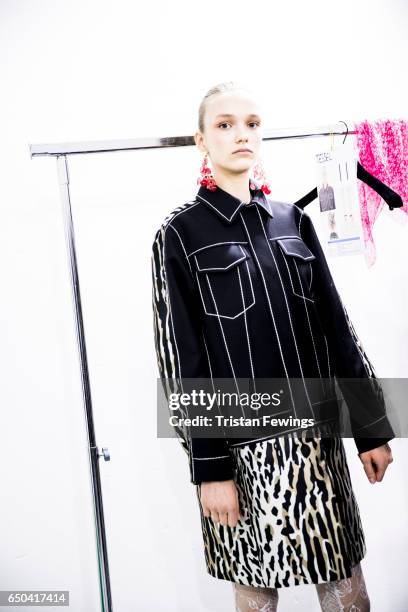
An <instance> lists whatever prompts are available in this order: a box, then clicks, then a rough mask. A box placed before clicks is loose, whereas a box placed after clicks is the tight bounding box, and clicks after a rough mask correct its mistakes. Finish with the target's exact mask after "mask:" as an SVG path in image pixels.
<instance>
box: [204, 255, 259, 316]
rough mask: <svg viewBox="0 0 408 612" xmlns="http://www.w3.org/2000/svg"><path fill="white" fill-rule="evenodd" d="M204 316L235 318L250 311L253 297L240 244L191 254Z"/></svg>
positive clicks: (246, 262) (247, 258)
mask: <svg viewBox="0 0 408 612" xmlns="http://www.w3.org/2000/svg"><path fill="white" fill-rule="evenodd" d="M194 261H195V265H196V278H197V283H198V288H199V291H200V296H201V300H202V304H203V308H204V312H205V314H206V315H209V316H212V317H222V318H224V319H236V318H237V317H240V316H242V315H243V314H244V312H246V311H247V310H248V309H249V308H252V306H254V304H255V295H254V289H253V285H252V279H251V274H250V269H249V261H250V257H249V254H248V253H247V252H246V251H245V250H244V249H243V247H242V246H241V245H240V244H220V245H214V246H211V247H208V248H206V249H204V250H202V251H199V252H198V253H196V254H195V255H194Z"/></svg>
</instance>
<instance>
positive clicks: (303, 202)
mask: <svg viewBox="0 0 408 612" xmlns="http://www.w3.org/2000/svg"><path fill="white" fill-rule="evenodd" d="M341 123H344V124H345V126H346V129H347V132H346V135H345V136H344V140H343V144H344V143H345V140H346V138H347V135H348V132H349V129H348V125H347V123H345V121H341ZM357 178H358V179H359V180H360V181H363V183H365V184H366V185H368V186H369V187H371V188H372V189H374V191H376V192H377V193H378V194H379V195H380V196H381V197H382V198H383V200H384V201H385V202H386V203H387V204H388V207H389V209H390V210H393V209H394V208H399V207H401V206H403V204H404V203H403V201H402V198H401V196H400V195H399V194H398V193H397V192H396V191H394V190H393V189H391V187H388V185H386V184H385V183H383V182H382V181H380V179H378V178H376V177H375V176H374V175H372V174H371V173H370V172H368V170H366V169H365V168H364V167H363V166H362V165H361V164H360V162H359V161H358V160H357ZM317 196H318V194H317V187H315V188H314V189H312V190H311V191H309V193H307V194H306V195H305V196H303V197H302V198H300V200H298V201H297V202H295V203H294V204H295V205H296V206H297V207H298V208H301V209H303V208H305V206H307V205H308V204H310V203H311V202H313V200H316V198H317Z"/></svg>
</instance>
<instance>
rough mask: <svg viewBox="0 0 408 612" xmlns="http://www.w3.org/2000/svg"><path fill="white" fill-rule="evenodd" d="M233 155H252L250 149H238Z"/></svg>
mask: <svg viewBox="0 0 408 612" xmlns="http://www.w3.org/2000/svg"><path fill="white" fill-rule="evenodd" d="M234 153H252V151H251V150H250V149H238V151H234Z"/></svg>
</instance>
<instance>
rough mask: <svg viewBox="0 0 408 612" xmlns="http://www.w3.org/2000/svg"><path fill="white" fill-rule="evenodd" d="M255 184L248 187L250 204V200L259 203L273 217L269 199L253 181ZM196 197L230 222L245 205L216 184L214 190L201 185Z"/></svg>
mask: <svg viewBox="0 0 408 612" xmlns="http://www.w3.org/2000/svg"><path fill="white" fill-rule="evenodd" d="M255 185H256V188H255V189H251V188H249V190H250V192H251V196H252V197H251V202H250V203H251V204H252V202H254V203H255V204H259V206H262V208H264V209H265V210H266V212H267V213H268V214H269V215H270V216H271V217H273V213H272V203H271V200H270V199H269V198H267V197H266V196H265V194H264V192H263V191H262V189H261V188H260V187H259V186H258V185H257V183H255ZM196 198H197V199H198V200H200V202H204V204H206V205H207V206H208V207H209V208H210V209H211V210H213V211H214V212H216V213H217V214H219V215H220V216H221V217H222V218H223V219H224V220H225V221H228V223H231V221H233V220H234V219H235V217H236V216H237V214H238V212H239V211H240V210H241V208H245V206H246V204H245V203H244V202H241V200H239V199H238V198H236V197H235V196H233V195H232V194H230V193H228V191H224V190H223V189H221V187H218V186H217V189H216V190H215V191H210V190H209V189H207V187H204V186H203V185H201V186H200V188H199V190H198V192H197V195H196Z"/></svg>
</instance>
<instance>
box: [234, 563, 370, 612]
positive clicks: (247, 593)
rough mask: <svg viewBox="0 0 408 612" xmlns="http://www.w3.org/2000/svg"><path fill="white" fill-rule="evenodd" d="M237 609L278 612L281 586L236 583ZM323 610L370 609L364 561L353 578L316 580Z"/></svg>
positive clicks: (239, 611)
mask: <svg viewBox="0 0 408 612" xmlns="http://www.w3.org/2000/svg"><path fill="white" fill-rule="evenodd" d="M233 588H234V595H235V607H236V612H253V611H258V612H276V610H277V607H278V599H279V594H278V589H270V588H264V587H250V586H244V585H242V584H237V583H234V584H233ZM316 591H317V596H318V598H319V603H320V607H321V609H322V611H323V612H369V611H370V600H369V597H368V594H367V590H366V585H365V581H364V575H363V571H362V569H361V565H360V563H358V564H357V565H355V566H354V567H353V568H352V576H351V578H344V580H335V581H333V582H323V583H321V584H316Z"/></svg>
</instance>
